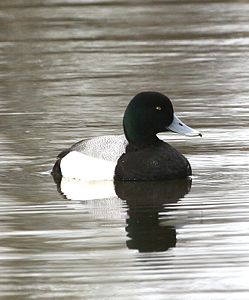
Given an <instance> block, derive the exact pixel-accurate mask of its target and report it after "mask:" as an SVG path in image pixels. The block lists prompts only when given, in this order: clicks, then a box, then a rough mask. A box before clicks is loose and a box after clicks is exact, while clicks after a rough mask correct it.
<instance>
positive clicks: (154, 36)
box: [0, 0, 249, 300]
mask: <svg viewBox="0 0 249 300" xmlns="http://www.w3.org/2000/svg"><path fill="white" fill-rule="evenodd" d="M248 16H249V3H248V2H247V1H80V0H75V1H69V0H61V1H60V0H47V1H46V0H43V1H31V0H26V1H24V0H23V1H21V0H20V1H17V0H13V1H7V0H1V2H0V82H1V84H0V115H1V117H0V128H1V131H0V164H1V173H0V180H1V185H0V201H1V205H0V274H1V275H0V297H1V298H3V299H42V298H43V299H166V298H167V299H173V300H174V299H177V300H178V299H187V300H188V299H191V300H195V299H212V300H213V299H215V300H216V299H226V300H227V299H232V300H234V299H248V298H249V281H248V274H249V223H248V220H249V199H248V192H249V183H248V182H249V172H248V169H249V168H248V165H249V155H248V150H249V141H248V137H249V129H248V117H249V101H248V96H249V68H248V61H249V17H248ZM141 90H157V91H161V92H163V93H165V94H167V95H168V96H169V97H170V98H171V99H172V101H173V103H174V107H175V111H176V112H177V114H178V116H180V117H181V118H182V119H183V120H184V121H185V122H186V123H187V124H189V125H190V126H192V127H195V128H196V129H198V130H200V131H202V133H203V138H202V139H200V138H193V139H189V138H183V137H181V136H177V135H174V134H167V135H164V136H163V137H164V138H165V139H166V140H168V141H169V142H170V143H171V144H172V145H173V146H174V147H176V148H177V149H179V150H180V151H181V152H183V153H184V154H185V155H186V156H187V157H188V159H189V160H190V162H191V165H192V168H193V173H194V174H193V178H192V182H186V181H183V182H171V183H168V184H167V183H163V184H162V183H153V184H150V183H147V184H142V183H140V184H119V185H117V186H116V187H115V191H114V187H113V185H112V183H109V186H107V187H105V190H104V192H103V189H101V190H100V191H101V192H99V190H98V188H99V187H97V186H85V185H80V184H76V185H75V183H73V182H67V185H66V184H65V183H63V184H64V185H63V186H62V189H63V192H64V194H66V196H67V197H65V196H63V195H61V194H60V193H59V192H58V191H57V187H56V185H55V183H54V182H53V179H52V177H51V176H50V175H49V170H50V169H51V167H52V165H53V162H54V160H55V157H56V155H57V154H58V153H59V152H60V151H61V149H63V148H65V147H67V146H69V145H71V144H72V143H73V142H75V141H77V140H80V139H82V138H85V137H91V136H97V135H103V134H114V133H115V134H116V133H121V132H122V127H121V122H122V114H123V111H124V108H125V106H126V104H127V102H128V101H129V100H130V99H131V98H132V97H133V96H134V95H135V94H136V93H137V92H139V91H141ZM68 185H69V187H68ZM82 190H83V191H84V192H85V191H88V192H89V194H88V196H84V197H85V198H84V197H83V196H82ZM93 193H94V194H93ZM95 193H96V194H95ZM103 197H104V198H103ZM67 198H69V199H67ZM70 199H71V200H70ZM90 199H91V200H90Z"/></svg>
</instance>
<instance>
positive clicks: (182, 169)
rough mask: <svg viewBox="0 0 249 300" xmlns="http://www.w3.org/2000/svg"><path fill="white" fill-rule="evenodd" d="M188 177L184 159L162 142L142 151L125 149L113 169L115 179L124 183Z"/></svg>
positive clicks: (187, 164)
mask: <svg viewBox="0 0 249 300" xmlns="http://www.w3.org/2000/svg"><path fill="white" fill-rule="evenodd" d="M190 175H192V171H191V166H190V164H189V162H188V160H187V159H186V157H184V156H183V155H182V154H181V153H179V152H178V151H177V150H176V149H175V148H173V147H172V146H170V145H169V144H167V143H164V142H161V143H159V144H156V145H152V146H149V147H146V148H142V149H132V148H130V149H129V147H127V150H126V153H124V154H123V155H122V156H121V157H120V158H119V160H118V163H117V165H116V168H115V179H116V180H124V181H135V180H140V181H150V180H151V181H153V180H167V179H181V178H186V177H188V176H190Z"/></svg>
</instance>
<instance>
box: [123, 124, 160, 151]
mask: <svg viewBox="0 0 249 300" xmlns="http://www.w3.org/2000/svg"><path fill="white" fill-rule="evenodd" d="M124 133H125V137H126V139H127V141H128V142H129V144H130V145H131V146H133V147H134V148H144V147H147V146H151V145H155V144H158V143H159V142H160V139H159V138H158V137H157V135H156V134H155V133H154V132H151V131H148V128H147V129H146V128H134V127H131V126H124Z"/></svg>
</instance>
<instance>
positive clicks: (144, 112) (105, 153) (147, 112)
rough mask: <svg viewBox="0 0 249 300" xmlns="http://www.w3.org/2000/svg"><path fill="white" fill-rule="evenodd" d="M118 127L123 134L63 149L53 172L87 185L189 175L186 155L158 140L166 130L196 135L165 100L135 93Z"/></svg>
mask: <svg viewBox="0 0 249 300" xmlns="http://www.w3.org/2000/svg"><path fill="white" fill-rule="evenodd" d="M123 129H124V135H109V136H100V137H95V138H92V139H86V140H82V141H80V142H78V143H76V144H74V145H73V146H72V147H71V148H69V149H66V150H64V151H62V152H61V153H60V154H59V155H58V159H57V161H56V163H55V165H54V167H53V170H52V174H53V175H54V176H62V177H65V178H74V179H81V180H89V181H92V180H113V179H114V180H118V181H154V180H167V179H181V178H186V177H188V176H190V175H192V171H191V166H190V163H189V162H188V160H187V159H186V157H184V156H183V155H182V154H181V153H179V152H178V151H177V150H176V149H175V148H173V147H172V146H170V145H169V144H168V143H165V142H163V141H162V140H160V139H159V138H158V136H157V133H160V132H165V131H173V132H176V133H179V134H183V135H187V136H201V133H200V132H199V131H197V130H195V129H192V128H190V127H188V126H187V125H185V124H184V123H183V122H182V121H181V120H180V119H179V118H178V117H177V116H176V115H175V114H174V109H173V105H172V103H171V101H170V99H169V98H168V97H167V96H165V95H163V94H161V93H159V92H151V91H148V92H141V93H139V94H137V95H136V96H135V97H134V98H133V99H132V100H131V101H130V103H129V104H128V106H127V108H126V110H125V113H124V118H123Z"/></svg>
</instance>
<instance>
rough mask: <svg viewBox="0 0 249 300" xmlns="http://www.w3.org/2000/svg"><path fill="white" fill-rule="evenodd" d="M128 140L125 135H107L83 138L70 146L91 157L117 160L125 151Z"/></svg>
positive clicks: (73, 149)
mask: <svg viewBox="0 0 249 300" xmlns="http://www.w3.org/2000/svg"><path fill="white" fill-rule="evenodd" d="M127 143H128V142H127V140H126V138H125V136H124V135H105V136H98V137H94V138H91V139H87V140H82V141H80V142H78V143H76V144H74V145H73V146H72V147H71V148H70V152H71V151H77V152H80V153H82V154H85V155H87V156H90V157H94V158H98V159H103V160H107V161H112V162H116V161H117V160H118V158H119V157H120V156H121V155H122V154H123V153H124V152H125V147H126V145H127Z"/></svg>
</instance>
